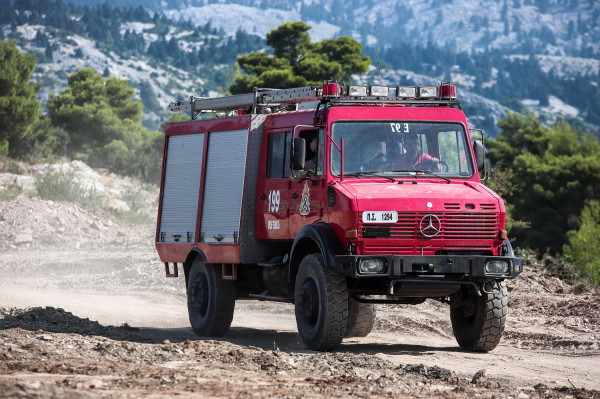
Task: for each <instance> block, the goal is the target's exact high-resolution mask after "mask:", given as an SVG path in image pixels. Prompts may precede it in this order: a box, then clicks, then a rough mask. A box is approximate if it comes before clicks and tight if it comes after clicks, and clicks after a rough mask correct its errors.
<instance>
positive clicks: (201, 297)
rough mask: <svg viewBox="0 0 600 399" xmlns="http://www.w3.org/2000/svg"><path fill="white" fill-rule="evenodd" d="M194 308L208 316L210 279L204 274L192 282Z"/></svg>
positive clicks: (202, 314)
mask: <svg viewBox="0 0 600 399" xmlns="http://www.w3.org/2000/svg"><path fill="white" fill-rule="evenodd" d="M192 308H193V309H195V310H196V312H197V313H198V315H199V316H201V317H204V316H206V310H207V309H208V280H207V278H206V276H205V275H204V274H200V275H198V277H197V278H196V280H195V281H194V283H193V284H192Z"/></svg>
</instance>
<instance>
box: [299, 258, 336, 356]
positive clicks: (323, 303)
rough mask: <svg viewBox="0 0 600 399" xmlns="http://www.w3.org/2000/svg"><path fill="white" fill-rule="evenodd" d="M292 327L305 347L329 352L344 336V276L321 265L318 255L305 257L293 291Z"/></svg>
mask: <svg viewBox="0 0 600 399" xmlns="http://www.w3.org/2000/svg"><path fill="white" fill-rule="evenodd" d="M294 307H295V313H296V324H297V325H298V332H299V333H300V338H302V342H303V343H304V345H306V347H307V348H309V349H312V350H318V351H331V350H334V349H335V348H337V347H338V346H339V345H340V344H341V342H342V339H343V338H344V335H345V334H346V325H347V322H348V290H347V288H346V279H345V277H344V275H343V274H342V273H340V272H338V271H336V270H334V269H332V268H329V267H327V266H326V265H325V262H324V261H323V257H322V256H321V254H310V255H307V256H306V257H305V258H304V259H303V260H302V262H300V267H299V269H298V274H297V275H296V284H295V290H294Z"/></svg>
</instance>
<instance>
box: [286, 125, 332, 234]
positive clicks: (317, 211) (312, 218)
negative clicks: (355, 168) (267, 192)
mask: <svg viewBox="0 0 600 399" xmlns="http://www.w3.org/2000/svg"><path fill="white" fill-rule="evenodd" d="M295 135H296V137H300V138H303V139H304V141H305V143H306V147H307V148H306V154H307V160H308V159H310V157H311V156H316V160H315V161H314V165H315V167H314V169H313V170H311V171H309V172H307V171H294V170H292V171H291V174H290V190H289V198H290V212H289V215H290V216H289V232H290V238H292V239H293V238H295V237H296V236H297V235H298V232H299V231H300V230H301V229H302V227H304V226H306V225H308V224H313V223H316V222H318V221H320V220H321V219H322V217H323V201H324V200H326V199H327V195H325V194H324V192H325V188H324V187H325V179H324V176H323V175H324V174H323V158H324V156H323V148H324V133H323V130H322V129H320V130H317V129H315V128H310V129H306V128H304V129H296V132H295ZM315 138H316V139H317V145H316V151H315V154H311V150H310V143H311V142H312V141H313V140H314V139H315Z"/></svg>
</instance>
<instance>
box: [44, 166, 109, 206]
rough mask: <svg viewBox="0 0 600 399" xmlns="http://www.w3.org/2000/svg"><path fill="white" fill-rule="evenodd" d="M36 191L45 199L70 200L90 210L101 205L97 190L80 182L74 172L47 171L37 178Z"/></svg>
mask: <svg viewBox="0 0 600 399" xmlns="http://www.w3.org/2000/svg"><path fill="white" fill-rule="evenodd" d="M36 191H37V193H38V195H39V196H40V198H42V199H44V200H51V201H56V202H70V203H74V204H77V205H80V206H82V207H84V208H85V209H87V210H90V211H97V210H99V209H100V207H101V200H100V199H99V198H98V196H97V195H96V191H95V190H94V189H93V188H88V187H85V186H84V185H82V184H81V183H79V182H78V181H77V180H76V179H75V174H74V173H73V172H61V171H48V172H46V173H45V174H43V175H42V176H40V177H39V178H38V179H37V181H36Z"/></svg>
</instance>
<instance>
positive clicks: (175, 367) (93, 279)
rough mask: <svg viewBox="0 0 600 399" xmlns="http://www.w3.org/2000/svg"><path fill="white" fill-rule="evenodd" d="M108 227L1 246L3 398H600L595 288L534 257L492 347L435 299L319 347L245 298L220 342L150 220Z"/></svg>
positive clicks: (599, 306) (599, 297) (393, 309)
mask: <svg viewBox="0 0 600 399" xmlns="http://www.w3.org/2000/svg"><path fill="white" fill-rule="evenodd" d="M42 205H43V204H42ZM51 205H52V206H54V205H55V204H51ZM79 212H80V213H81V217H80V218H79V219H77V220H80V219H81V218H83V219H85V218H86V217H89V216H86V213H85V212H84V211H81V210H79ZM11 223H12V222H11V221H10V220H8V217H7V215H6V213H5V214H4V218H3V224H0V237H5V238H6V237H8V236H9V235H8V233H6V232H3V230H2V228H3V226H4V227H6V226H7V225H11ZM89 223H90V221H89V220H85V223H84V224H86V225H88V224H89ZM32 227H35V226H32ZM101 227H102V229H101V230H102V235H101V236H102V237H104V238H103V239H102V240H100V239H96V238H94V235H90V236H89V237H88V238H86V239H85V240H78V241H77V245H75V244H74V241H73V240H74V239H73V238H72V237H80V236H81V235H78V234H76V233H73V232H71V234H68V231H67V232H64V234H63V235H64V237H66V241H64V242H58V241H57V240H54V241H51V242H47V240H46V241H44V242H45V243H42V244H38V243H37V242H36V241H35V240H34V241H31V242H28V243H26V244H25V245H11V246H5V247H3V248H2V249H1V251H0V276H1V278H0V397H1V398H4V397H27V398H55V397H60V398H62V397H67V398H73V397H83V398H99V397H106V398H108V397H111V398H112V397H122V398H125V397H142V396H144V397H171V396H177V397H183V398H186V397H215V398H224V397H236V398H250V397H259V398H260V397H285V398H297V397H309V398H325V397H337V398H345V397H369V398H384V397H385V398H388V397H447V398H454V397H467V396H469V397H473V396H476V397H484V398H485V397H489V398H491V397H495V398H509V397H511V398H520V399H525V398H538V397H540V398H541V397H544V398H545V397H576V398H592V397H593V398H600V294H599V293H594V292H582V293H574V291H576V290H574V288H573V287H572V286H570V285H568V284H566V283H564V282H561V281H560V280H558V279H556V278H553V277H548V276H544V275H540V273H541V271H540V270H539V269H534V268H532V267H531V266H529V267H527V268H526V269H525V271H524V273H523V274H522V275H521V277H519V278H518V279H517V280H515V281H512V282H509V290H510V291H509V316H508V322H507V328H506V331H505V334H504V338H503V340H502V342H501V344H500V345H499V346H498V347H497V348H496V349H495V350H494V351H492V352H491V353H487V354H479V353H468V352H463V351H461V350H460V349H459V348H458V345H457V344H456V341H455V340H454V338H453V336H452V329H451V326H450V321H449V314H448V313H449V311H448V308H447V305H444V304H441V303H437V302H434V301H427V302H425V303H424V304H421V305H418V306H409V305H395V306H380V307H379V308H378V317H377V322H376V326H375V329H374V331H373V332H372V333H371V335H369V336H368V337H366V338H352V339H346V340H344V343H343V345H342V347H341V348H340V350H339V351H337V352H335V353H315V352H311V351H307V350H306V349H305V348H304V347H303V346H302V343H301V342H300V338H299V335H298V333H297V332H296V326H295V320H294V316H293V307H292V305H290V304H277V303H268V302H256V301H238V302H237V303H236V312H235V316H234V320H233V326H232V329H231V331H230V333H229V335H228V336H227V337H226V338H224V339H219V340H207V339H200V338H198V337H196V336H194V335H193V334H192V333H191V330H190V328H189V323H188V320H187V311H186V306H185V292H184V288H183V286H184V283H183V277H179V278H174V279H167V278H165V276H164V268H163V266H162V264H161V263H160V261H159V259H158V258H157V256H156V254H155V251H154V249H153V246H152V235H153V228H152V226H141V227H139V226H138V227H135V226H129V227H127V226H116V225H109V226H101ZM71 228H72V229H77V228H79V227H78V225H77V222H76V221H74V222H72V223H71ZM113 233H114V234H113ZM3 234H4V235H3ZM33 234H34V235H35V232H34V233H33ZM99 236H100V235H99ZM110 237H113V238H110ZM119 237H121V238H123V239H119ZM124 237H127V239H125V238H124Z"/></svg>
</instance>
